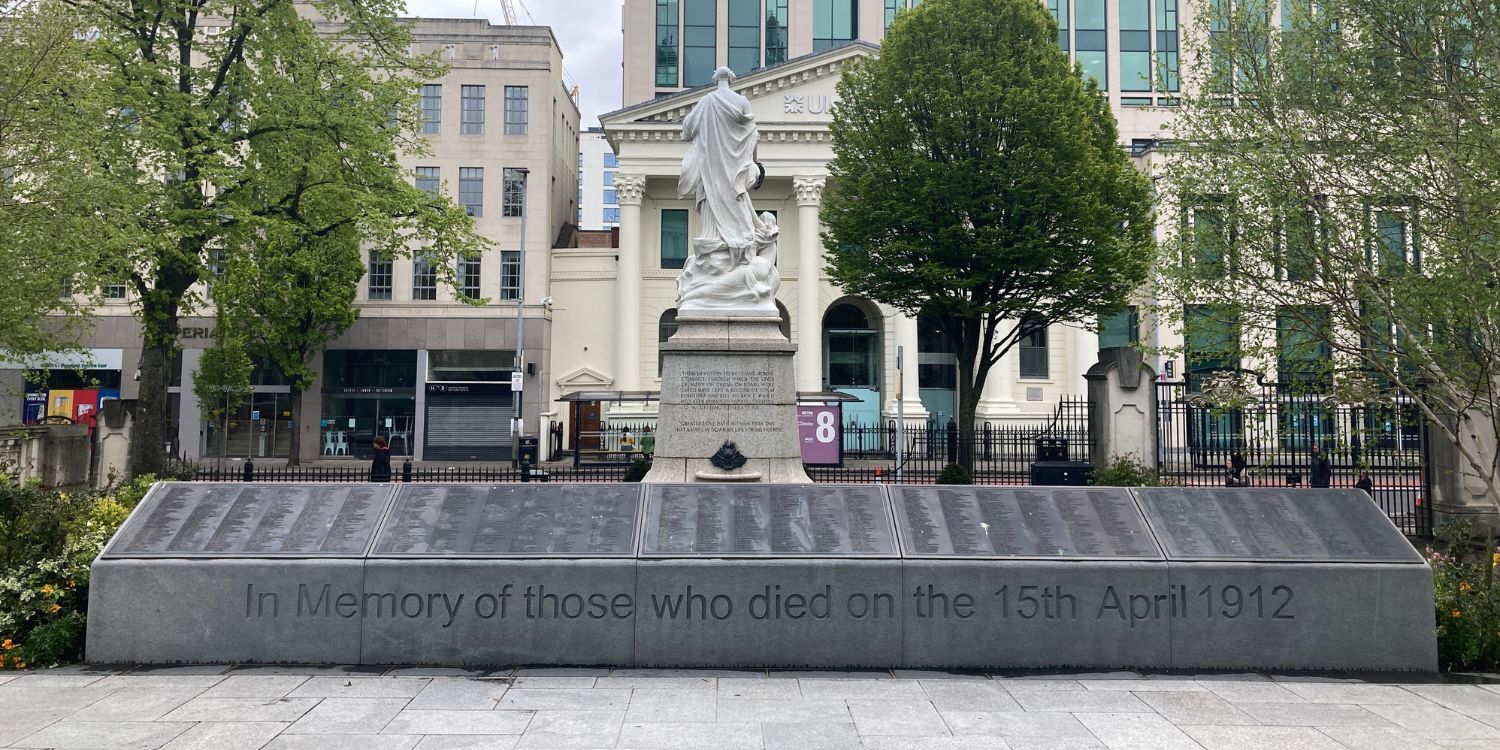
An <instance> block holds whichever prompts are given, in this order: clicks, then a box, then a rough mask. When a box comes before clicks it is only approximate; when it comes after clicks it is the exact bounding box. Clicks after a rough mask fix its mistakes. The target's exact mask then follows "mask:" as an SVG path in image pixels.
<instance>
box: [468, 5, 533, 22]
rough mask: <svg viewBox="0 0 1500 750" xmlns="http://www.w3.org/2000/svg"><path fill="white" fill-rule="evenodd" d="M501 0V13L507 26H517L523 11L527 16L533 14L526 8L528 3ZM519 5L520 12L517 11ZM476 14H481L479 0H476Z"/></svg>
mask: <svg viewBox="0 0 1500 750" xmlns="http://www.w3.org/2000/svg"><path fill="white" fill-rule="evenodd" d="M499 2H500V15H501V16H503V17H504V18H505V25H506V26H515V25H516V24H517V23H519V22H520V19H521V13H525V14H526V15H527V16H530V15H531V13H530V12H529V11H527V10H526V4H525V3H522V2H520V0H499ZM517 5H520V11H519V12H517V9H516V6H517ZM474 15H476V16H477V15H479V0H474Z"/></svg>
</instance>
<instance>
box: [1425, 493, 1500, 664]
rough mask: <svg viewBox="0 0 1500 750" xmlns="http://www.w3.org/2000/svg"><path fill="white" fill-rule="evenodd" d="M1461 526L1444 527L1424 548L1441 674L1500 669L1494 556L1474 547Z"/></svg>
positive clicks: (1499, 562)
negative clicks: (1427, 562)
mask: <svg viewBox="0 0 1500 750" xmlns="http://www.w3.org/2000/svg"><path fill="white" fill-rule="evenodd" d="M1472 535H1473V527H1472V526H1471V525H1470V524H1469V523H1468V522H1467V521H1455V522H1453V523H1450V524H1448V525H1446V526H1444V527H1443V528H1442V529H1441V530H1440V531H1439V532H1438V536H1437V541H1436V542H1435V543H1434V545H1433V546H1431V547H1428V548H1427V556H1428V558H1429V561H1430V562H1431V563H1432V577H1433V588H1434V594H1435V598H1436V601H1435V602H1434V603H1435V604H1436V606H1437V639H1438V660H1439V661H1440V662H1441V663H1442V665H1443V668H1444V669H1465V670H1468V669H1482V670H1492V669H1495V668H1496V667H1497V666H1500V550H1496V549H1492V548H1490V547H1489V546H1488V545H1475V543H1474V540H1473V539H1472Z"/></svg>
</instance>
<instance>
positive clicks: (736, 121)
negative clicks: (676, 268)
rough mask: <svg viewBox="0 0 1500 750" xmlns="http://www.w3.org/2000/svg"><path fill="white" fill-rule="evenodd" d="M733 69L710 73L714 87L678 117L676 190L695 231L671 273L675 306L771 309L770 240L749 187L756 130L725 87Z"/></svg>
mask: <svg viewBox="0 0 1500 750" xmlns="http://www.w3.org/2000/svg"><path fill="white" fill-rule="evenodd" d="M733 79H734V73H733V71H731V70H730V69H729V68H719V69H718V70H716V71H714V83H715V84H716V88H715V89H714V90H713V91H711V92H709V93H708V94H707V95H706V96H704V97H703V98H702V99H701V100H699V102H698V104H697V105H696V106H694V107H693V110H692V111H691V112H689V113H688V115H687V117H686V118H684V119H683V121H682V138H683V140H685V141H688V142H689V144H690V145H689V146H688V151H687V155H686V156H684V157H683V159H682V175H681V176H680V177H679V178H678V180H677V193H678V195H680V196H684V197H686V196H692V197H693V201H694V203H693V206H694V209H695V210H696V211H697V213H698V226H699V232H698V236H697V237H695V238H694V239H693V248H692V252H690V253H689V254H688V258H687V260H686V262H684V263H683V268H682V273H681V274H680V275H679V276H678V277H677V310H678V312H679V313H683V312H694V311H701V312H724V311H735V312H756V313H770V314H776V290H777V289H778V288H780V286H781V277H780V274H779V273H777V270H776V241H777V236H778V235H779V233H780V229H779V227H778V226H777V224H776V219H775V217H773V216H772V215H771V214H769V213H763V214H760V215H756V213H755V208H754V207H753V206H752V205H751V203H750V190H752V189H754V188H755V187H756V186H757V185H758V184H759V182H760V179H761V176H762V175H761V169H760V165H758V164H756V162H755V145H756V142H757V140H758V137H759V136H758V135H757V133H756V129H755V116H754V114H753V113H752V112H751V110H750V101H749V100H747V99H746V98H745V97H744V96H742V95H740V94H738V93H735V92H734V91H733V90H732V89H730V88H729V82H730V81H731V80H733Z"/></svg>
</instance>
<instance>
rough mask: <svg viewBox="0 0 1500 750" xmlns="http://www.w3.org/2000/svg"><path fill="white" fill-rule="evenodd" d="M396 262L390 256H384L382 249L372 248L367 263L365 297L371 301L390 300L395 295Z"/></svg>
mask: <svg viewBox="0 0 1500 750" xmlns="http://www.w3.org/2000/svg"><path fill="white" fill-rule="evenodd" d="M395 276H396V262H395V260H393V259H390V258H382V257H381V256H380V251H378V250H371V251H370V257H369V260H368V261H366V264H365V277H366V279H365V299H368V300H371V301H380V302H388V301H390V300H391V299H392V298H393V297H394V295H393V294H392V292H393V289H394V287H395Z"/></svg>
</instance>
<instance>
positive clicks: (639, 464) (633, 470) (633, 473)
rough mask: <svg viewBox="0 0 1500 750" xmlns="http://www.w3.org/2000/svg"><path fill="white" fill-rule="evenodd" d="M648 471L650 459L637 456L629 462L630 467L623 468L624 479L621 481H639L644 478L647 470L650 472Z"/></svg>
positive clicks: (649, 469)
mask: <svg viewBox="0 0 1500 750" xmlns="http://www.w3.org/2000/svg"><path fill="white" fill-rule="evenodd" d="M650 471H651V461H650V459H646V458H637V459H636V460H635V461H633V462H632V463H631V464H630V468H629V469H626V470H625V479H624V480H622V481H626V482H639V481H641V480H643V479H645V478H646V474H647V472H650Z"/></svg>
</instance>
